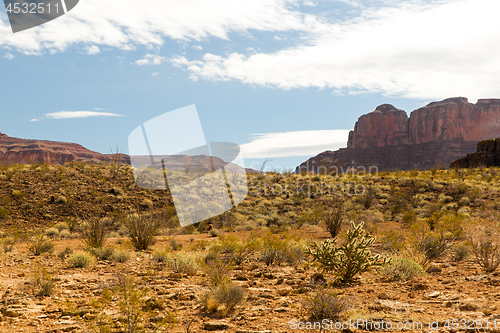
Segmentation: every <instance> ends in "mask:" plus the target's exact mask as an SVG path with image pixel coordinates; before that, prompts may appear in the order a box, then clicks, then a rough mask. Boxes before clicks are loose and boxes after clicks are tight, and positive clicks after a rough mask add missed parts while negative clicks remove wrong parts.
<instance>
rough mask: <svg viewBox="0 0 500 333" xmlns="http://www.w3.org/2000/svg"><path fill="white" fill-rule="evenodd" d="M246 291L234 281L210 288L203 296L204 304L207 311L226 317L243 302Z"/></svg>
mask: <svg viewBox="0 0 500 333" xmlns="http://www.w3.org/2000/svg"><path fill="white" fill-rule="evenodd" d="M244 294H245V291H244V289H243V288H241V287H239V286H236V285H234V284H232V283H227V284H221V285H217V286H214V287H212V288H210V290H209V291H207V292H206V293H205V294H204V295H203V298H202V305H203V307H204V309H205V310H206V311H207V312H210V313H216V314H217V315H218V316H219V317H226V316H227V315H228V314H229V313H230V312H232V311H233V310H234V308H235V307H236V306H237V305H239V304H241V303H243V301H244Z"/></svg>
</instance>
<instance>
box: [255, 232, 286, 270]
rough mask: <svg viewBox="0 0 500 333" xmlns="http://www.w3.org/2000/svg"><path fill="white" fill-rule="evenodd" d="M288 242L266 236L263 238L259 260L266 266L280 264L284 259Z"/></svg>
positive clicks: (272, 236)
mask: <svg viewBox="0 0 500 333" xmlns="http://www.w3.org/2000/svg"><path fill="white" fill-rule="evenodd" d="M287 246H288V242H287V241H286V240H283V239H281V238H280V237H279V236H277V235H272V234H268V235H267V236H265V237H264V238H263V241H262V247H261V249H260V258H261V260H262V261H263V262H264V263H265V264H266V265H267V266H270V265H272V264H273V263H277V264H280V263H281V262H282V261H283V259H284V253H285V252H286V249H287Z"/></svg>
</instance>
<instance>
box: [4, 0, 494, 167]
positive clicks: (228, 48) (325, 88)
mask: <svg viewBox="0 0 500 333" xmlns="http://www.w3.org/2000/svg"><path fill="white" fill-rule="evenodd" d="M498 9H500V4H499V3H498V1H495V0H475V1H467V0H454V1H445V0H436V1H432V0H428V1H422V0H418V1H417V0H415V1H413V0H408V1H395V0H380V1H376V0H359V1H358V0H342V1H340V0H310V1H302V0H252V1H238V0H218V1H215V0H186V1H182V2H177V1H176V2H173V1H160V0H143V1H141V2H140V6H139V7H138V5H137V1H132V0H120V1H119V0H106V1H105V2H103V1H99V0H81V1H80V3H79V4H78V6H77V7H75V8H74V9H73V10H72V11H71V12H69V13H68V14H66V15H64V16H63V17H60V18H59V19H56V20H54V21H51V22H49V23H46V24H45V25H42V26H39V27H36V28H33V29H30V30H27V31H24V32H19V33H16V34H13V33H12V32H11V30H10V27H9V25H8V23H9V22H8V18H7V16H6V13H5V10H4V8H3V7H2V8H1V10H0V73H1V77H2V80H1V90H0V91H1V92H0V98H1V99H0V100H1V104H0V110H1V111H0V115H1V118H0V119H1V121H0V132H2V133H6V134H8V135H10V136H15V137H22V138H36V139H48V140H56V141H68V142H76V143H79V144H82V145H83V146H85V147H87V148H89V149H92V150H95V151H99V152H103V153H107V152H109V150H110V147H113V148H114V147H115V146H119V148H120V150H121V151H122V152H125V153H127V152H128V148H127V139H128V135H129V134H130V132H131V131H132V130H133V129H134V128H136V127H137V126H138V125H140V124H142V123H143V122H145V121H147V120H149V119H151V118H154V117H156V116H158V115H161V114H163V113H165V112H168V111H171V110H175V109H177V108H181V107H184V106H187V105H191V104H195V105H196V107H197V110H198V113H199V115H200V119H201V122H202V125H203V129H204V132H205V136H206V138H207V141H228V142H234V143H237V144H239V145H241V146H242V147H243V153H244V154H243V155H244V157H245V160H246V161H247V165H250V164H251V163H252V162H256V161H262V160H263V159H265V157H269V158H271V159H272V158H274V160H273V161H272V162H270V163H269V165H270V166H271V167H275V168H279V167H294V166H296V165H297V164H299V163H300V162H302V161H304V160H306V159H307V158H308V157H310V156H314V155H316V154H317V153H320V152H321V151H324V150H326V149H330V150H334V149H337V148H339V147H343V146H345V145H346V140H347V136H346V133H347V130H350V129H352V128H353V127H354V123H355V121H356V120H357V118H358V117H359V116H361V115H362V114H365V113H368V112H370V111H373V110H374V109H375V108H376V106H378V105H380V104H383V103H390V104H393V105H395V106H396V107H398V108H401V109H404V110H406V111H407V112H411V111H412V110H414V109H416V108H418V107H421V106H423V105H425V104H426V103H428V102H430V101H433V100H440V99H444V98H447V97H454V96H465V97H468V98H469V101H471V102H475V101H476V100H477V99H478V98H488V97H500V91H499V90H500V75H499V74H500V62H499V61H498V54H499V51H500V43H498V41H499V40H500V38H499V37H500V21H499V20H497V18H496V13H497V12H498ZM253 166H254V167H256V166H257V165H256V164H254V165H253Z"/></svg>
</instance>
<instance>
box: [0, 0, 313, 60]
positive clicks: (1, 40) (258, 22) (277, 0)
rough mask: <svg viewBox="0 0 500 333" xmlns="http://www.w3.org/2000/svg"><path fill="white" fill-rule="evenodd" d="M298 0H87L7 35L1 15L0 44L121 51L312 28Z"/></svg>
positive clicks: (28, 50)
mask: <svg viewBox="0 0 500 333" xmlns="http://www.w3.org/2000/svg"><path fill="white" fill-rule="evenodd" d="M295 1H298V0H285V1H283V0H252V1H246V0H184V1H164V0H142V1H141V3H140V5H137V1H134V0H106V1H102V0H86V1H80V2H79V4H78V5H77V7H75V9H73V10H72V11H71V12H69V13H68V14H66V15H64V16H62V17H59V18H58V19H57V20H54V21H51V22H50V23H47V24H44V25H41V26H39V27H36V28H33V29H29V30H26V31H25V32H20V33H16V34H12V31H11V28H10V26H9V23H8V19H7V16H6V15H2V16H0V46H4V47H6V46H9V47H12V48H13V49H15V50H18V51H20V52H22V53H25V54H42V53H44V52H45V51H49V50H52V51H64V50H65V49H67V48H68V47H70V46H72V45H76V44H79V43H85V44H93V45H100V46H112V47H117V48H121V49H124V50H131V49H135V48H136V46H137V45H144V46H146V47H149V48H154V47H155V46H160V45H162V44H164V38H170V39H174V40H186V41H189V40H197V41H199V40H205V39H207V38H209V37H217V38H222V39H228V35H229V33H231V32H237V33H246V32H247V31H248V30H258V31H287V30H302V31H305V30H312V29H313V28H314V26H315V25H317V24H319V23H318V22H317V21H316V20H315V19H314V17H312V16H310V15H304V14H302V13H300V12H298V11H296V10H291V9H290V8H289V7H288V5H289V4H290V3H293V2H295Z"/></svg>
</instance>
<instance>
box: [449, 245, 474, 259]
mask: <svg viewBox="0 0 500 333" xmlns="http://www.w3.org/2000/svg"><path fill="white" fill-rule="evenodd" d="M451 250H452V258H453V260H455V261H462V260H464V259H466V258H467V257H468V256H469V255H470V247H469V246H468V245H467V244H464V243H460V244H455V245H453V247H452V248H451Z"/></svg>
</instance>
